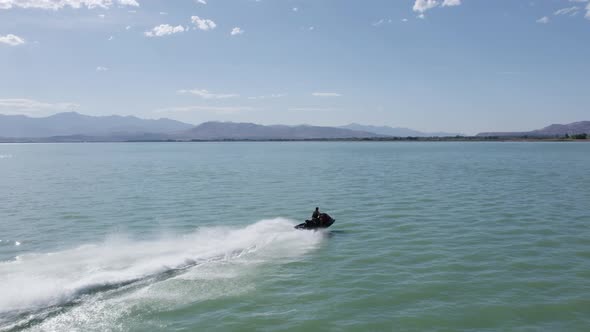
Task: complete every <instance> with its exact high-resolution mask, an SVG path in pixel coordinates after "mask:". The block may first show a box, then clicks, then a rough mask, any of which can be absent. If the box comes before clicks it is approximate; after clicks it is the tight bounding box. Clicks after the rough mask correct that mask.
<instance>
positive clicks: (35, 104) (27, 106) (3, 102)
mask: <svg viewBox="0 0 590 332" xmlns="http://www.w3.org/2000/svg"><path fill="white" fill-rule="evenodd" d="M79 107H80V105H78V104H74V103H44V102H40V101H37V100H32V99H24V98H23V99H19V98H9V99H0V108H8V109H9V111H10V110H20V111H23V110H24V111H35V110H60V111H65V110H72V109H76V108H79Z"/></svg>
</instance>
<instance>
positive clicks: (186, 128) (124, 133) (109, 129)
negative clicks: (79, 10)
mask: <svg viewBox="0 0 590 332" xmlns="http://www.w3.org/2000/svg"><path fill="white" fill-rule="evenodd" d="M566 133H567V134H570V135H572V134H579V133H590V121H582V122H574V123H571V124H567V125H558V124H554V125H551V126H548V127H545V128H543V129H539V130H533V131H529V132H489V133H480V134H478V135H477V136H485V137H490V136H498V137H522V136H527V135H528V136H531V137H556V136H564V135H565V134H566ZM448 136H460V134H455V133H444V132H438V133H423V132H420V131H416V130H412V129H408V128H393V127H387V126H365V125H360V124H356V123H353V124H349V125H346V126H341V127H325V126H310V125H298V126H286V125H271V126H264V125H259V124H254V123H235V122H205V123H202V124H200V125H198V126H195V125H192V124H188V123H184V122H180V121H176V120H171V119H166V118H162V119H157V120H151V119H141V118H137V117H134V116H119V115H111V116H89V115H83V114H79V113H76V112H67V113H58V114H55V115H51V116H48V117H44V118H32V117H28V116H24V115H0V141H3V142H81V141H109V142H111V141H112V142H119V141H151V140H153V141H163V140H185V141H187V140H275V139H276V140H303V139H351V138H360V139H364V138H386V137H448Z"/></svg>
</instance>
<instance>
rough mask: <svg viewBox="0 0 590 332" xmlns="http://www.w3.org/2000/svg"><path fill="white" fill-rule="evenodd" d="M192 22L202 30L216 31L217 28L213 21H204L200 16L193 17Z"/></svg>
mask: <svg viewBox="0 0 590 332" xmlns="http://www.w3.org/2000/svg"><path fill="white" fill-rule="evenodd" d="M191 22H193V23H194V24H195V25H196V26H197V28H199V29H200V30H205V31H207V30H213V29H215V27H217V24H215V22H213V21H212V20H209V19H203V18H200V17H198V16H191Z"/></svg>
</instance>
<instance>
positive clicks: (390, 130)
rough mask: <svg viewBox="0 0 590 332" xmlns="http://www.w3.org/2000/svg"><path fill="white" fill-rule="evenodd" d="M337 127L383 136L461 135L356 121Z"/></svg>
mask: <svg viewBox="0 0 590 332" xmlns="http://www.w3.org/2000/svg"><path fill="white" fill-rule="evenodd" d="M339 128H344V129H351V130H358V131H366V132H370V133H375V134H379V135H383V136H393V137H449V136H461V135H462V134H459V133H445V132H434V133H424V132H421V131H417V130H413V129H409V128H402V127H388V126H364V125H360V124H358V123H351V124H349V125H346V126H341V127H339Z"/></svg>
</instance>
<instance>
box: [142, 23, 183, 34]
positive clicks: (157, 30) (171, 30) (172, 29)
mask: <svg viewBox="0 0 590 332" xmlns="http://www.w3.org/2000/svg"><path fill="white" fill-rule="evenodd" d="M184 31H185V28H184V27H183V26H182V25H177V26H171V25H169V24H160V25H158V26H156V27H154V28H153V29H152V30H150V31H146V32H144V33H143V34H144V35H145V36H146V37H162V36H167V35H171V34H175V33H179V32H184Z"/></svg>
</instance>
